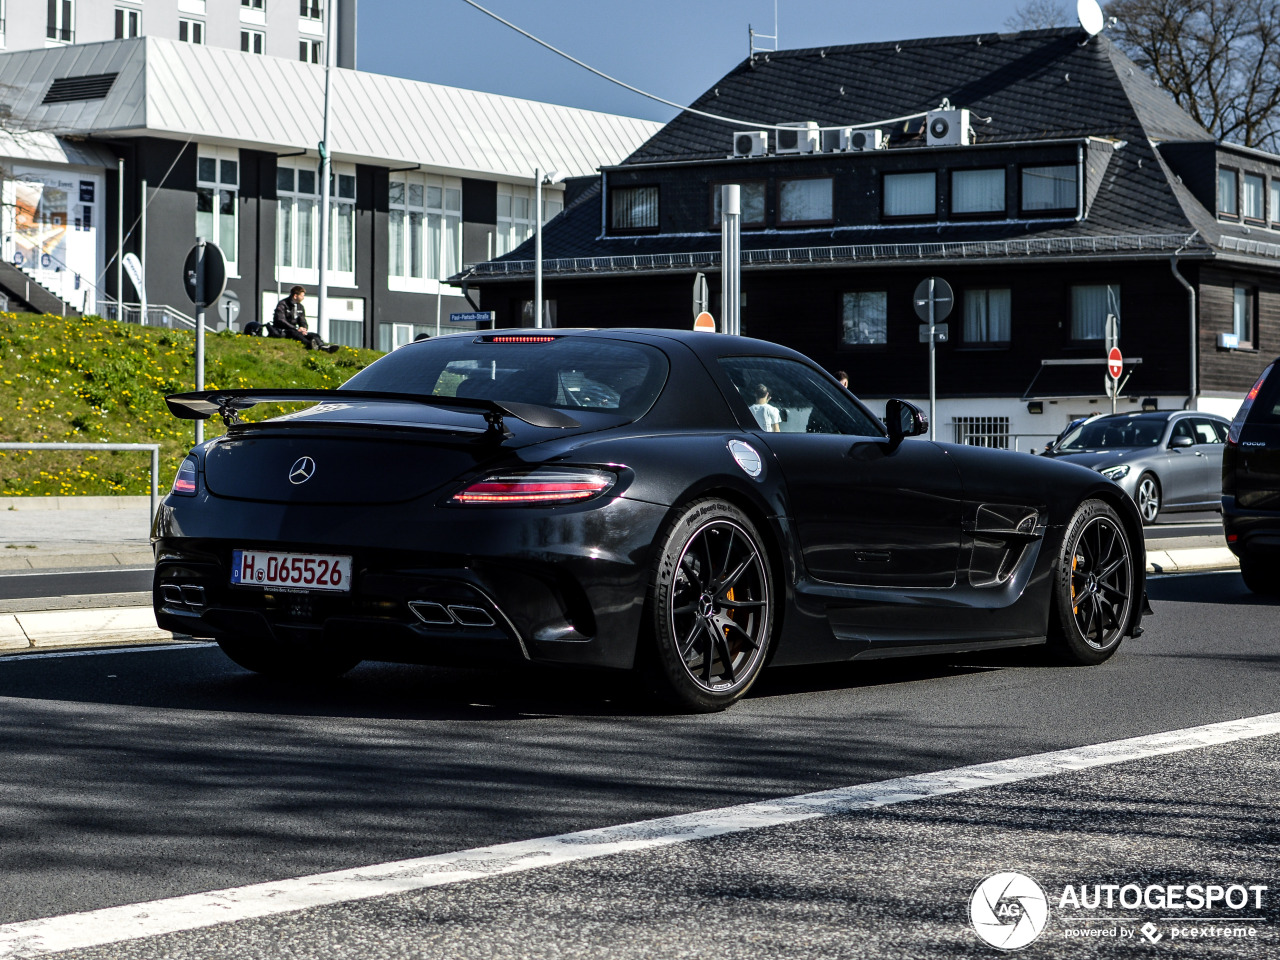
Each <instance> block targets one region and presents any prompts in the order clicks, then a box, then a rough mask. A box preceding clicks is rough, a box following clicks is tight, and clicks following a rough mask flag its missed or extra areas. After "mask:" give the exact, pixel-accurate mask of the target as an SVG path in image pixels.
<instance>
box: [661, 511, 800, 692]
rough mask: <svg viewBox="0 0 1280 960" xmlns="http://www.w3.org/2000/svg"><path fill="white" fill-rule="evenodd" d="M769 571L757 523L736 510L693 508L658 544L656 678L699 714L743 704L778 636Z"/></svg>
mask: <svg viewBox="0 0 1280 960" xmlns="http://www.w3.org/2000/svg"><path fill="white" fill-rule="evenodd" d="M773 604H774V600H773V583H772V571H771V568H770V563H769V556H768V553H767V552H766V551H765V548H764V542H763V539H762V538H761V536H760V533H759V531H758V530H757V529H756V527H755V524H753V523H752V522H751V520H750V519H749V518H748V517H747V515H746V514H745V513H743V512H742V511H741V510H739V509H738V508H737V507H735V506H733V504H730V503H726V502H725V501H723V500H716V499H706V500H698V501H695V502H694V503H691V504H690V505H689V506H688V507H686V508H685V509H684V511H683V512H682V513H681V514H680V516H679V517H677V518H676V520H675V521H674V522H672V523H671V524H670V525H669V526H668V527H667V529H666V531H665V535H664V536H662V537H660V538H659V550H658V554H657V557H656V559H655V561H654V567H653V573H652V576H651V578H650V582H649V596H648V603H647V604H646V608H645V609H646V616H647V617H648V620H649V622H648V625H647V626H648V633H649V637H650V640H651V649H650V650H649V651H647V652H648V653H649V654H650V663H649V664H648V666H649V669H650V672H651V675H652V676H651V679H652V680H653V681H654V685H655V686H656V688H657V691H658V693H659V694H660V695H661V696H663V697H664V698H665V699H667V700H669V701H670V702H672V703H674V704H675V705H676V706H678V707H681V708H683V709H685V710H690V711H693V712H697V713H712V712H714V711H717V710H723V709H725V708H726V707H728V706H730V705H731V704H733V703H735V702H736V701H738V700H740V699H741V698H742V697H743V696H744V695H745V694H746V692H747V691H748V690H749V689H751V685H752V684H753V683H755V681H756V678H757V677H758V676H759V675H760V671H761V669H762V668H763V666H764V664H765V661H766V659H767V657H768V654H769V645H770V642H771V640H772V637H773V626H774V620H775V617H774V607H773Z"/></svg>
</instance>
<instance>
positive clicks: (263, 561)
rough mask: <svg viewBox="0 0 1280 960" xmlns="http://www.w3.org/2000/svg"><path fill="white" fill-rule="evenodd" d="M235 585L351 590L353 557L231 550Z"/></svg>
mask: <svg viewBox="0 0 1280 960" xmlns="http://www.w3.org/2000/svg"><path fill="white" fill-rule="evenodd" d="M231 583H232V585H233V586H234V585H237V584H238V585H240V586H254V587H277V588H280V589H287V590H328V591H330V592H331V593H350V592H351V558H350V557H334V556H329V555H327V554H321V553H276V552H274V551H271V550H233V551H231Z"/></svg>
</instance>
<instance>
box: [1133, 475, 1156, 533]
mask: <svg viewBox="0 0 1280 960" xmlns="http://www.w3.org/2000/svg"><path fill="white" fill-rule="evenodd" d="M1134 501H1135V502H1136V503H1137V504H1138V512H1139V513H1140V514H1142V522H1143V524H1144V525H1146V526H1150V525H1151V524H1153V523H1155V522H1156V517H1158V516H1160V481H1159V480H1157V479H1156V475H1155V474H1154V473H1144V474H1143V475H1142V476H1141V477H1139V478H1138V489H1137V490H1136V491H1134Z"/></svg>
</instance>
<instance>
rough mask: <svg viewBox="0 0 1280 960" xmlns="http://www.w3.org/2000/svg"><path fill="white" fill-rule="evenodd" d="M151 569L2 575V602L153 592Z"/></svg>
mask: <svg viewBox="0 0 1280 960" xmlns="http://www.w3.org/2000/svg"><path fill="white" fill-rule="evenodd" d="M151 574H152V568H151V567H143V568H139V569H132V570H129V569H125V570H121V569H114V570H75V571H70V572H61V573H46V572H39V573H10V574H4V575H0V600H20V599H27V598H36V597H67V596H80V595H84V594H95V593H131V592H136V591H138V590H150V589H151Z"/></svg>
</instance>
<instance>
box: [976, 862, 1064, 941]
mask: <svg viewBox="0 0 1280 960" xmlns="http://www.w3.org/2000/svg"><path fill="white" fill-rule="evenodd" d="M969 922H970V923H972V924H973V929H974V930H975V931H976V932H977V934H978V936H979V937H981V938H982V939H983V940H984V941H986V942H987V943H989V944H991V946H993V947H997V948H999V949H1000V950H1020V949H1021V948H1022V947H1025V946H1027V944H1029V943H1032V942H1034V941H1035V939H1036V938H1037V937H1038V936H1040V934H1042V933H1043V932H1044V928H1045V924H1047V923H1048V922H1049V899H1048V897H1046V896H1045V893H1044V890H1042V889H1041V888H1040V884H1038V883H1036V882H1035V881H1034V880H1032V879H1031V878H1030V877H1028V876H1027V875H1026V874H1023V873H1014V872H1012V871H1007V872H1004V873H993V874H992V875H991V876H989V877H987V878H986V879H985V880H983V881H982V882H981V883H979V884H978V885H977V886H976V887H974V890H973V896H971V897H970V898H969Z"/></svg>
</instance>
